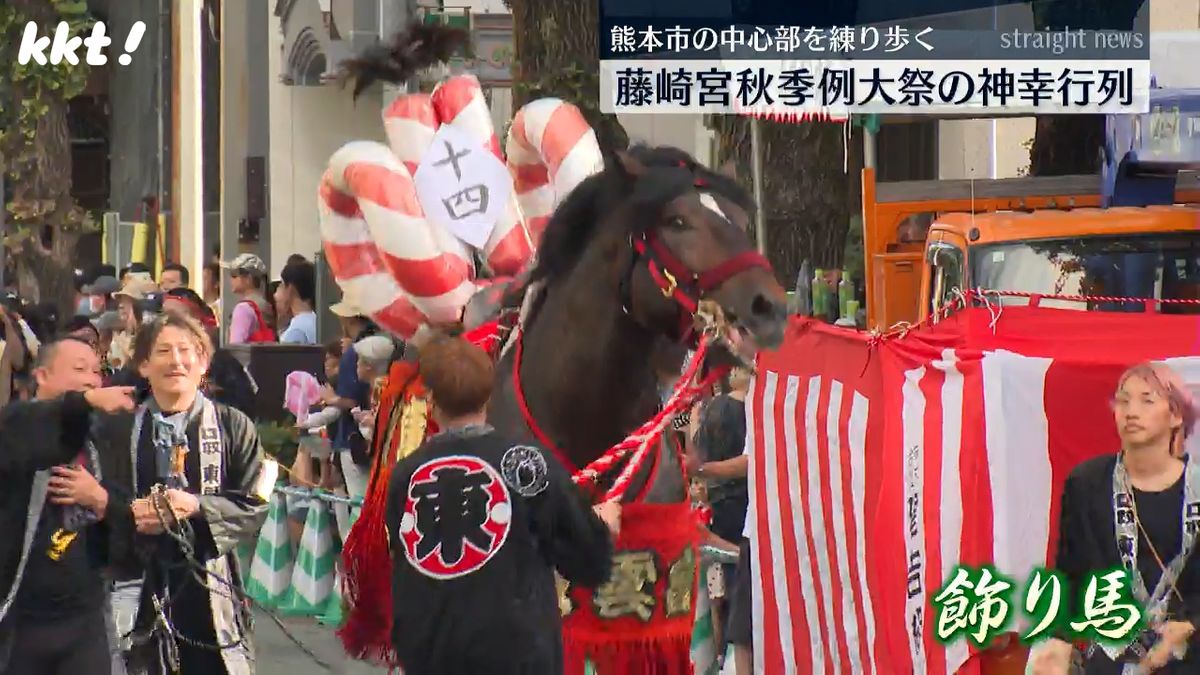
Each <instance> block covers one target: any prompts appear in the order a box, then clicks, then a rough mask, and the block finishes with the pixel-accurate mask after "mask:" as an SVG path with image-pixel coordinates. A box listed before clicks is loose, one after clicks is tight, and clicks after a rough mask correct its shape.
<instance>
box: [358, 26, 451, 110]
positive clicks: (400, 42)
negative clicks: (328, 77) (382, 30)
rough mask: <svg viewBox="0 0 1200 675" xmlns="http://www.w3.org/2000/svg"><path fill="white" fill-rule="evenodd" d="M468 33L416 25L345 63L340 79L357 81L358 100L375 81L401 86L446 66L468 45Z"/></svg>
mask: <svg viewBox="0 0 1200 675" xmlns="http://www.w3.org/2000/svg"><path fill="white" fill-rule="evenodd" d="M469 41H470V35H469V34H468V33H467V31H466V30H464V29H462V28H458V27H453V26H447V25H445V24H440V23H435V24H424V23H420V22H414V23H412V24H409V26H408V27H407V28H405V29H404V30H402V31H400V32H399V33H397V34H396V35H394V36H393V37H392V39H391V41H390V42H387V43H380V44H375V45H371V46H370V47H368V48H366V49H364V50H363V51H362V52H361V53H360V54H359V55H358V56H355V57H354V58H351V59H347V60H345V61H343V62H342V65H341V73H340V77H339V79H340V80H341V81H342V84H343V85H344V84H345V83H346V82H348V81H350V80H354V98H355V99H357V98H358V96H359V94H361V93H362V92H363V91H365V90H366V89H367V87H369V86H371V85H372V84H374V83H375V82H388V83H391V84H401V83H403V82H406V81H408V80H409V78H411V77H412V76H413V75H415V74H417V73H418V72H420V71H422V70H424V69H426V68H429V67H430V66H433V65H436V64H439V63H445V62H446V61H449V60H450V57H451V56H453V55H454V53H455V52H456V51H458V50H459V49H461V48H463V47H464V46H466V44H467V43H468V42H469Z"/></svg>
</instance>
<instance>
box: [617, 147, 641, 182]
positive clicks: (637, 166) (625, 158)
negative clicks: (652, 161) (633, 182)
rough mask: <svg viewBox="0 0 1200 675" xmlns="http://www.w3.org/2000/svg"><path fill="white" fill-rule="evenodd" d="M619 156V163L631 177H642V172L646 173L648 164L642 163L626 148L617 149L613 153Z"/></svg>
mask: <svg viewBox="0 0 1200 675" xmlns="http://www.w3.org/2000/svg"><path fill="white" fill-rule="evenodd" d="M613 154H614V155H616V157H617V165H618V166H620V167H621V170H622V171H624V172H625V175H626V176H629V177H630V178H641V176H642V174H644V173H646V165H645V164H642V163H641V161H639V160H638V158H636V157H634V156H633V155H631V154H629V153H628V152H626V151H624V150H617V151H616V152H614V153H613Z"/></svg>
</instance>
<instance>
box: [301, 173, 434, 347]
mask: <svg viewBox="0 0 1200 675" xmlns="http://www.w3.org/2000/svg"><path fill="white" fill-rule="evenodd" d="M318 193H319V196H318V199H317V208H318V209H319V211H320V214H321V217H320V223H321V239H322V242H323V247H324V249H325V257H326V260H327V262H328V263H329V269H330V271H332V272H333V278H334V280H335V281H337V284H338V286H339V287H341V289H342V295H343V296H344V298H345V299H346V300H347V301H349V302H351V303H353V304H354V305H356V306H358V307H361V308H362V309H363V311H365V312H366V313H367V316H369V317H370V318H371V319H372V320H374V321H375V323H376V324H378V325H379V326H380V327H381V328H383V329H384V330H386V331H389V332H391V333H395V334H397V335H401V336H404V337H406V338H407V337H411V336H412V335H413V333H415V332H416V330H417V328H418V327H419V326H421V325H422V324H423V323H425V322H426V318H425V316H424V315H423V314H422V313H421V312H420V310H418V309H417V308H416V307H414V306H413V304H412V302H411V301H410V300H409V299H408V295H407V294H406V293H405V292H404V291H403V290H402V289H401V288H400V285H399V284H398V283H396V280H395V279H394V278H393V277H392V273H391V270H389V269H388V267H387V265H386V264H384V262H383V258H382V257H381V256H380V255H379V250H378V249H377V248H375V242H374V241H373V240H372V239H371V231H370V229H369V228H368V227H367V221H366V219H365V218H364V217H363V213H362V211H361V210H360V209H359V207H358V202H357V201H355V199H354V197H353V196H352V195H350V194H348V193H346V192H345V191H343V190H339V189H338V188H337V187H335V181H334V179H333V176H332V175H331V174H330V173H329V171H326V172H325V175H324V176H322V177H321V185H320V188H319V190H318Z"/></svg>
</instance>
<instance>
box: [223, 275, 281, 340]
mask: <svg viewBox="0 0 1200 675" xmlns="http://www.w3.org/2000/svg"><path fill="white" fill-rule="evenodd" d="M225 267H226V268H227V269H229V271H230V274H231V275H232V276H233V292H234V293H236V294H237V296H238V301H237V304H236V305H234V307H233V315H232V316H231V317H230V320H229V343H230V344H235V345H236V344H245V343H252V344H254V343H264V342H274V341H275V328H274V325H275V310H274V308H273V307H272V306H271V303H270V302H269V301H268V300H267V296H266V288H267V265H266V263H264V262H263V261H262V258H260V257H258V256H256V255H254V254H253V253H243V254H241V255H239V256H238V257H236V258H234V259H233V262H230V263H229V264H227V265H225Z"/></svg>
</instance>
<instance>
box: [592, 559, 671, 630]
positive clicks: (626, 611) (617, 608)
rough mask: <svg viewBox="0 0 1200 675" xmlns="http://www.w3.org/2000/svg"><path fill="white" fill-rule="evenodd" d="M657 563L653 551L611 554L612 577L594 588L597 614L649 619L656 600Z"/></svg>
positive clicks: (610, 617) (611, 616)
mask: <svg viewBox="0 0 1200 675" xmlns="http://www.w3.org/2000/svg"><path fill="white" fill-rule="evenodd" d="M657 582H658V564H657V560H656V559H655V555H654V552H653V551H626V552H623V553H618V554H616V555H614V556H613V566H612V577H611V578H609V580H608V582H607V583H605V584H604V585H602V586H600V587H599V588H597V589H596V592H595V595H594V596H593V603H594V604H595V606H596V615H597V616H599V617H600V618H602V619H616V618H619V617H622V616H628V615H634V616H637V617H638V618H639V619H641V620H642V621H649V620H650V617H651V616H653V615H654V606H655V605H656V604H657V600H656V599H655V597H654V586H655V584H656V583H657Z"/></svg>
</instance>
